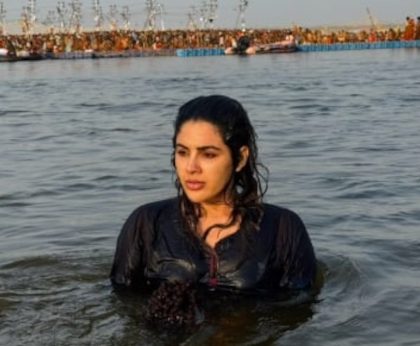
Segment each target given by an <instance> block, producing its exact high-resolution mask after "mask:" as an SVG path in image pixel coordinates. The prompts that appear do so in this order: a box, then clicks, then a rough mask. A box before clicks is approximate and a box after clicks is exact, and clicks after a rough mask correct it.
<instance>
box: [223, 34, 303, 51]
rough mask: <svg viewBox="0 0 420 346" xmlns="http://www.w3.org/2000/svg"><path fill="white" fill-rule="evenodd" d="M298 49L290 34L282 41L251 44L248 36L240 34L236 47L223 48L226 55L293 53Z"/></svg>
mask: <svg viewBox="0 0 420 346" xmlns="http://www.w3.org/2000/svg"><path fill="white" fill-rule="evenodd" d="M297 50H298V46H297V44H296V41H295V39H294V38H293V36H292V35H288V36H286V39H285V40H283V41H278V42H273V43H266V44H251V40H250V39H249V37H248V36H241V37H240V38H239V40H238V43H237V45H236V47H229V48H227V49H226V50H225V54H226V55H234V54H236V55H255V54H268V53H293V52H296V51H297Z"/></svg>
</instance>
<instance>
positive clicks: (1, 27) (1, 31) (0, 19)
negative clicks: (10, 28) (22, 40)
mask: <svg viewBox="0 0 420 346" xmlns="http://www.w3.org/2000/svg"><path fill="white" fill-rule="evenodd" d="M6 12H7V11H6V10H5V8H4V5H3V1H0V35H6V25H5V24H4V23H5V21H4V19H5V18H6Z"/></svg>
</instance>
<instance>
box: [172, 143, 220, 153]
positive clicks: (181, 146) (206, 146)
mask: <svg viewBox="0 0 420 346" xmlns="http://www.w3.org/2000/svg"><path fill="white" fill-rule="evenodd" d="M176 147H179V148H183V149H189V148H188V147H187V146H186V145H184V144H181V143H177V144H176ZM209 149H211V150H217V151H220V150H222V149H220V148H219V147H216V146H214V145H203V146H201V147H197V150H198V151H205V150H209Z"/></svg>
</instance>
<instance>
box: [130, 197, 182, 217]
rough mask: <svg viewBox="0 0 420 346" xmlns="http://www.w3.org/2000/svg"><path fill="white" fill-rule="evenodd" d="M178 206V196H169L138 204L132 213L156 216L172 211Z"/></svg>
mask: <svg viewBox="0 0 420 346" xmlns="http://www.w3.org/2000/svg"><path fill="white" fill-rule="evenodd" d="M177 206H178V198H176V197H173V198H167V199H163V200H159V201H154V202H149V203H146V204H142V205H140V206H138V207H137V208H136V209H134V211H133V212H132V213H131V217H133V216H134V217H138V216H139V215H142V216H156V215H159V214H161V213H162V212H172V211H174V210H175V208H177Z"/></svg>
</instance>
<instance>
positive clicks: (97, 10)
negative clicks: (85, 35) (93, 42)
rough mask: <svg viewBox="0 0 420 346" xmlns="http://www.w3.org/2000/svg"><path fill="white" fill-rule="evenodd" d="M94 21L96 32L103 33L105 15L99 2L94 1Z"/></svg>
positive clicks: (97, 0)
mask: <svg viewBox="0 0 420 346" xmlns="http://www.w3.org/2000/svg"><path fill="white" fill-rule="evenodd" d="M93 20H94V21H95V30H96V31H101V30H102V25H103V23H104V14H103V12H102V6H101V5H100V3H99V0H93Z"/></svg>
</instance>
